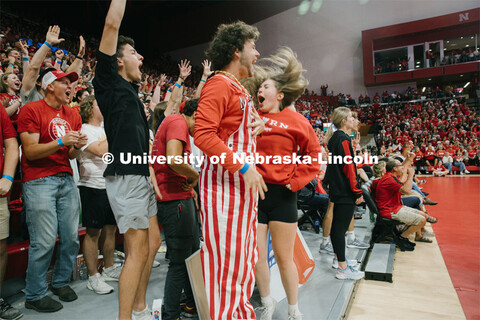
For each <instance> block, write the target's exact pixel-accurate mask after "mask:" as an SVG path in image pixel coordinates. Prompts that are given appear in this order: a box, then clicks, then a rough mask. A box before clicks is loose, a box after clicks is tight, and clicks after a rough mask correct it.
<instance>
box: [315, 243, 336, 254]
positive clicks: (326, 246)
mask: <svg viewBox="0 0 480 320" xmlns="http://www.w3.org/2000/svg"><path fill="white" fill-rule="evenodd" d="M319 251H320V253H326V254H330V255H332V256H333V255H334V254H335V253H334V252H333V246H332V243H331V242H330V241H328V242H327V243H325V242H322V243H321V244H320V250H319Z"/></svg>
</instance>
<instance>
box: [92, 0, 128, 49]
mask: <svg viewBox="0 0 480 320" xmlns="http://www.w3.org/2000/svg"><path fill="white" fill-rule="evenodd" d="M126 3H127V1H126V0H112V2H111V3H110V8H109V9H108V13H107V18H106V19H105V26H104V28H103V34H102V40H100V48H99V50H100V52H102V53H104V54H106V55H109V56H113V55H114V54H115V52H116V50H117V41H118V31H119V29H120V25H121V23H122V19H123V14H124V13H125V5H126Z"/></svg>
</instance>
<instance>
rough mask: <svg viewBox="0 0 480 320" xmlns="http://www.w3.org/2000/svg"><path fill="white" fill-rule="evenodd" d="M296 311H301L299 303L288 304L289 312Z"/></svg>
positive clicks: (293, 312)
mask: <svg viewBox="0 0 480 320" xmlns="http://www.w3.org/2000/svg"><path fill="white" fill-rule="evenodd" d="M295 313H300V310H298V303H297V304H294V305H293V306H292V305H291V304H289V305H288V314H295Z"/></svg>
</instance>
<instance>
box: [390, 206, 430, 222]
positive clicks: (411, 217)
mask: <svg viewBox="0 0 480 320" xmlns="http://www.w3.org/2000/svg"><path fill="white" fill-rule="evenodd" d="M391 215H392V220H397V221H400V222H402V223H405V224H406V225H408V226H418V225H419V224H420V222H422V219H423V215H422V212H421V211H419V210H417V209H413V208H410V207H407V206H403V207H402V208H401V209H400V210H398V212H397V213H393V212H392V213H391Z"/></svg>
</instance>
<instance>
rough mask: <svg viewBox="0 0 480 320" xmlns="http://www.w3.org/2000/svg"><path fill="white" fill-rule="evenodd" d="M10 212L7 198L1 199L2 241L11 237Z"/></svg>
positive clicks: (0, 222) (0, 229) (0, 230)
mask: <svg viewBox="0 0 480 320" xmlns="http://www.w3.org/2000/svg"><path fill="white" fill-rule="evenodd" d="M9 223H10V211H8V202H7V197H3V198H0V240H3V239H7V238H8V235H9Z"/></svg>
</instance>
